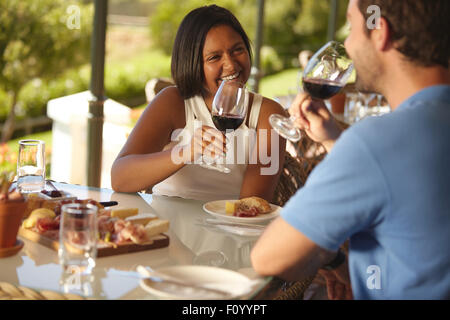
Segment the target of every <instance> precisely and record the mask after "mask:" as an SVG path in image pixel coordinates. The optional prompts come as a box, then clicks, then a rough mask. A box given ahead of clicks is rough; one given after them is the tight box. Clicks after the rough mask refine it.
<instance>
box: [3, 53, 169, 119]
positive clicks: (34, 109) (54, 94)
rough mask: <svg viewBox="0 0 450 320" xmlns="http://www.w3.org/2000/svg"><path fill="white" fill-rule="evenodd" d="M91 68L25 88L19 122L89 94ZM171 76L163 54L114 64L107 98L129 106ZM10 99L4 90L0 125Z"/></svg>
mask: <svg viewBox="0 0 450 320" xmlns="http://www.w3.org/2000/svg"><path fill="white" fill-rule="evenodd" d="M90 72H91V69H90V65H84V66H82V67H80V68H76V69H70V70H68V71H66V72H65V73H64V74H63V75H62V76H60V77H58V78H55V79H47V80H46V79H40V78H35V79H33V80H31V81H29V82H28V83H27V84H26V85H25V86H23V88H22V90H21V91H20V95H19V102H18V105H17V119H23V118H25V117H38V116H41V115H45V114H46V106H47V102H48V100H51V99H55V98H58V97H62V96H66V95H70V94H74V93H77V92H81V91H85V90H88V88H89V81H90ZM169 76H170V57H169V56H167V55H164V54H163V53H162V52H160V51H156V50H155V51H151V52H145V53H142V54H141V55H139V56H137V57H135V58H133V59H132V60H130V61H125V62H120V63H117V62H116V63H111V64H107V65H106V69H105V91H106V95H107V96H108V97H109V98H111V99H114V100H117V101H119V102H122V103H124V104H127V105H128V106H131V107H133V105H130V104H129V101H131V100H132V99H133V98H136V97H141V100H142V99H145V91H144V89H145V84H146V83H147V81H148V80H150V79H152V78H156V77H169ZM9 100H10V97H9V96H8V95H7V94H6V93H5V92H4V91H2V90H0V122H3V121H4V120H5V118H6V116H7V112H8V109H7V108H6V106H7V105H8V103H9Z"/></svg>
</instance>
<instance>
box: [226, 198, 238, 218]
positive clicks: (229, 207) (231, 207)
mask: <svg viewBox="0 0 450 320" xmlns="http://www.w3.org/2000/svg"><path fill="white" fill-rule="evenodd" d="M235 210H236V204H235V203H234V202H230V201H227V202H225V213H226V214H228V215H233V214H234V211H235Z"/></svg>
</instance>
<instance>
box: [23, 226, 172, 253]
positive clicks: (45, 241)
mask: <svg viewBox="0 0 450 320" xmlns="http://www.w3.org/2000/svg"><path fill="white" fill-rule="evenodd" d="M19 236H21V237H23V238H25V239H28V240H31V241H33V242H36V243H39V244H42V245H43V246H46V247H48V248H50V249H53V250H55V251H58V248H59V241H57V240H54V239H51V238H48V237H44V236H42V235H40V234H39V233H37V232H34V231H33V230H29V229H25V228H22V227H20V229H19ZM169 242H170V240H169V236H167V235H166V234H164V233H161V234H159V235H156V236H154V237H153V238H152V242H149V243H144V244H135V243H132V242H130V243H122V244H118V245H117V246H116V247H98V248H97V257H98V258H101V257H108V256H113V255H117V254H124V253H132V252H139V251H145V250H153V249H159V248H164V247H167V246H169Z"/></svg>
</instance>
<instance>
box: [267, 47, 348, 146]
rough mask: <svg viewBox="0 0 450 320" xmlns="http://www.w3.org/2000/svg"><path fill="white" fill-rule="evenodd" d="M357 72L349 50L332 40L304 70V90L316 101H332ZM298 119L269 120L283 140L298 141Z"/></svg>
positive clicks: (276, 118) (273, 116)
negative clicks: (296, 124)
mask: <svg viewBox="0 0 450 320" xmlns="http://www.w3.org/2000/svg"><path fill="white" fill-rule="evenodd" d="M352 71H353V63H352V61H351V60H350V58H349V57H348V56H347V53H346V51H345V47H344V46H343V45H342V44H341V43H339V42H336V41H329V42H328V43H327V44H325V45H324V46H323V47H322V48H320V49H319V50H318V51H317V52H316V53H315V54H314V55H313V56H312V57H311V59H310V60H309V61H308V64H307V65H306V67H305V70H304V71H303V79H302V80H303V89H304V90H305V91H306V92H307V93H308V94H309V95H310V96H311V97H312V98H313V99H323V100H324V99H329V98H331V97H332V96H334V95H335V94H336V93H338V92H339V91H340V89H341V88H342V87H344V86H345V84H346V83H347V81H348V79H349V78H350V76H351V74H352ZM294 120H295V117H290V118H287V117H283V116H280V115H278V114H273V115H271V116H270V118H269V121H270V124H271V125H272V127H273V128H274V129H275V131H276V132H277V133H278V134H279V135H280V136H282V137H284V138H286V139H289V140H291V141H293V142H297V141H298V140H300V138H301V134H300V130H299V129H298V128H296V127H295V124H294Z"/></svg>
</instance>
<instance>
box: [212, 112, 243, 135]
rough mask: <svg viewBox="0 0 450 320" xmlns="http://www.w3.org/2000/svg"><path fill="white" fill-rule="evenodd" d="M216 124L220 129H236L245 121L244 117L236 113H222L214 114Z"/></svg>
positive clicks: (213, 118)
mask: <svg viewBox="0 0 450 320" xmlns="http://www.w3.org/2000/svg"><path fill="white" fill-rule="evenodd" d="M212 120H213V122H214V125H215V126H216V128H217V129H219V130H220V131H226V130H227V129H232V130H236V129H237V128H239V126H240V125H241V124H242V122H244V117H242V116H239V115H235V114H226V113H225V114H222V115H220V116H219V115H216V114H213V115H212Z"/></svg>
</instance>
